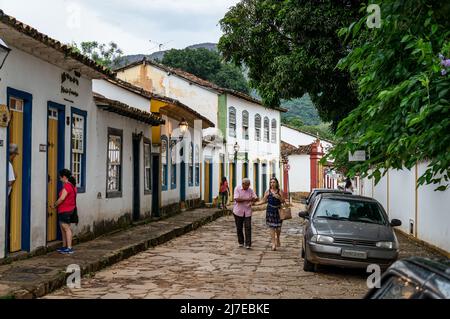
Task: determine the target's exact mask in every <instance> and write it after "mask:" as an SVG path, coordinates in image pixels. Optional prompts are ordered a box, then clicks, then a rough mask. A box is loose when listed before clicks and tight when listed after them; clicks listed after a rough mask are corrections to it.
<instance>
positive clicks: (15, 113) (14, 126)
mask: <svg viewBox="0 0 450 319" xmlns="http://www.w3.org/2000/svg"><path fill="white" fill-rule="evenodd" d="M23 104H24V103H23V101H22V100H16V99H13V98H11V100H10V107H11V122H10V126H9V142H10V143H11V144H17V146H18V147H19V155H17V156H16V157H15V158H14V160H13V163H12V164H13V167H14V175H15V178H16V180H15V182H14V184H13V187H12V192H11V200H10V207H9V212H10V215H9V216H10V220H9V223H10V224H9V227H10V228H9V229H10V233H9V243H10V245H9V250H10V252H17V251H19V250H21V249H22V187H23V181H22V165H23V151H22V150H23Z"/></svg>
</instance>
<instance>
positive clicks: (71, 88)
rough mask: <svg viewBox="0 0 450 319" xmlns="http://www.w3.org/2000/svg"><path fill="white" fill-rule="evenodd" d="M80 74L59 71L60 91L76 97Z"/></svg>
mask: <svg viewBox="0 0 450 319" xmlns="http://www.w3.org/2000/svg"><path fill="white" fill-rule="evenodd" d="M80 78H81V74H80V73H79V72H73V74H70V73H69V72H63V73H61V93H62V94H63V95H66V96H70V97H78V95H79V93H78V88H79V87H80Z"/></svg>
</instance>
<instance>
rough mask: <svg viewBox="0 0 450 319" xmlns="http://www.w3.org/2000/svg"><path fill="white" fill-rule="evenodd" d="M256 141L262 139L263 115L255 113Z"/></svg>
mask: <svg viewBox="0 0 450 319" xmlns="http://www.w3.org/2000/svg"><path fill="white" fill-rule="evenodd" d="M255 141H261V115H259V114H256V115H255Z"/></svg>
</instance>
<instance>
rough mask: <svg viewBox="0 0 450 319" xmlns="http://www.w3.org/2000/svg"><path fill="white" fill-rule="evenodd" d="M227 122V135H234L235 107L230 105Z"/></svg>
mask: <svg viewBox="0 0 450 319" xmlns="http://www.w3.org/2000/svg"><path fill="white" fill-rule="evenodd" d="M228 113H229V122H228V128H229V131H230V133H229V135H230V136H231V137H236V109H235V108H234V107H230V109H229V112H228Z"/></svg>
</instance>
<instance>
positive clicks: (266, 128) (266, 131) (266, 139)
mask: <svg viewBox="0 0 450 319" xmlns="http://www.w3.org/2000/svg"><path fill="white" fill-rule="evenodd" d="M269 125H270V123H269V118H268V117H267V116H266V117H265V118H264V142H269V136H270V131H269V130H270V128H269Z"/></svg>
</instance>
